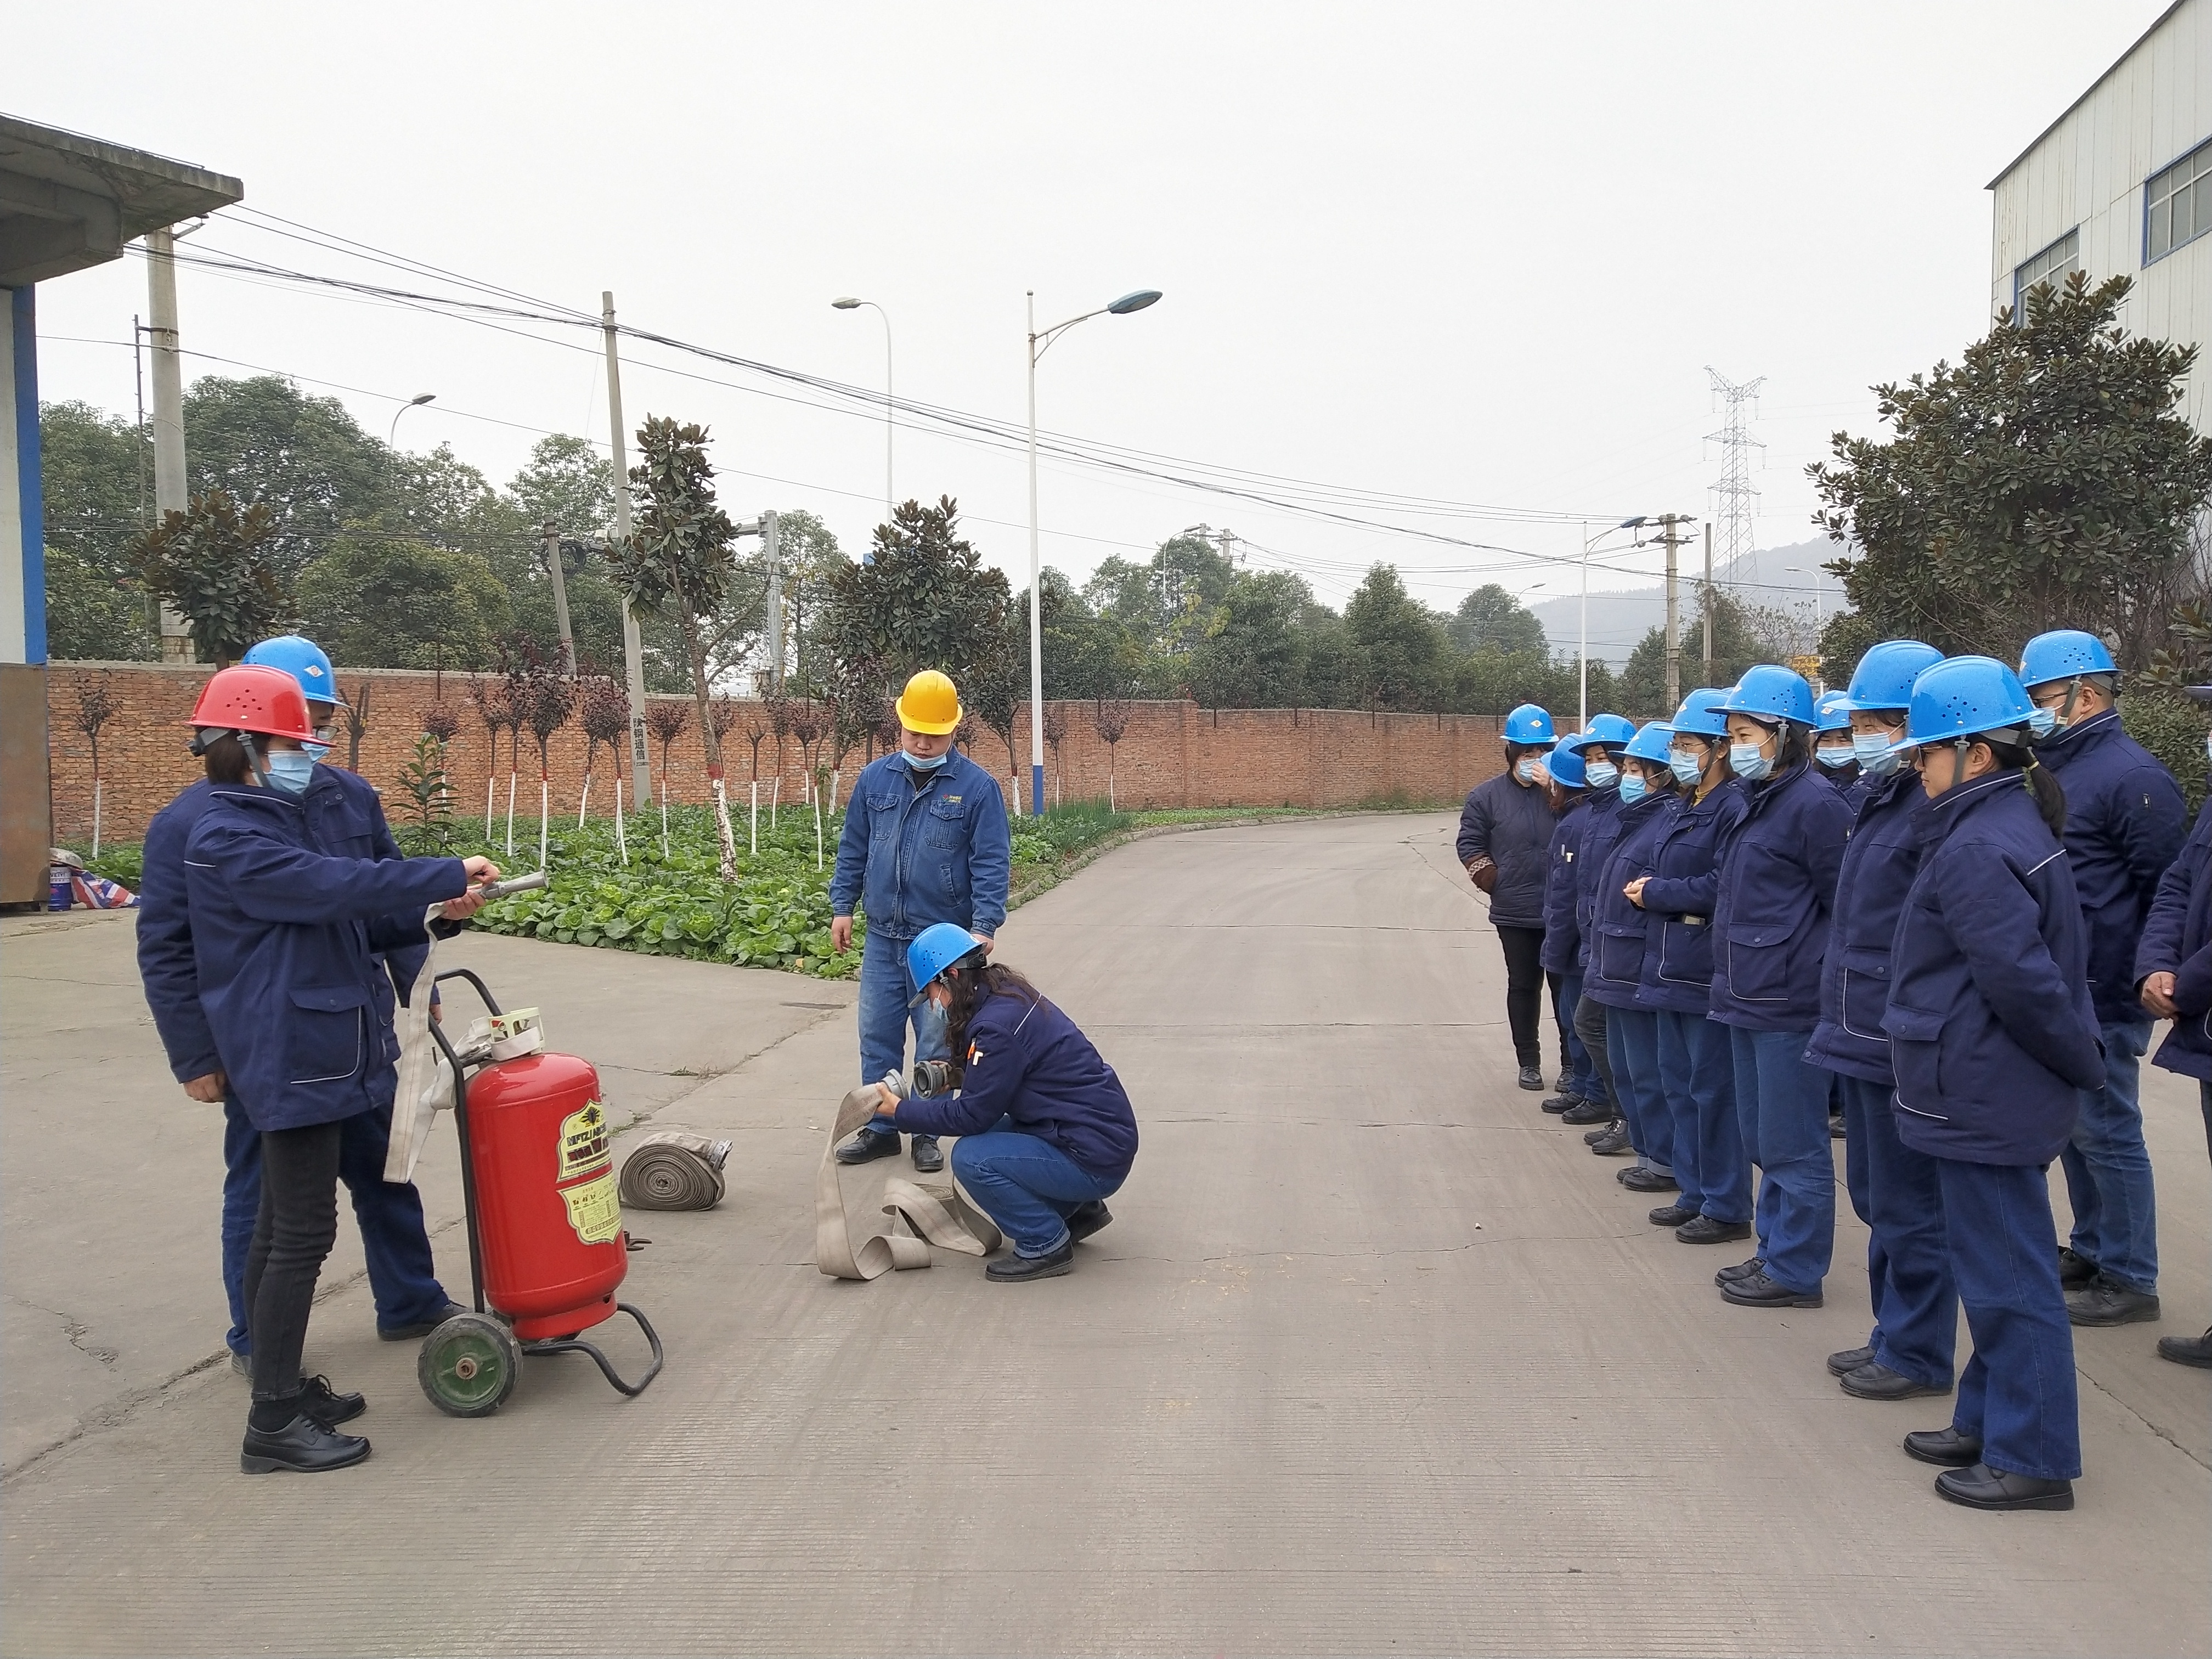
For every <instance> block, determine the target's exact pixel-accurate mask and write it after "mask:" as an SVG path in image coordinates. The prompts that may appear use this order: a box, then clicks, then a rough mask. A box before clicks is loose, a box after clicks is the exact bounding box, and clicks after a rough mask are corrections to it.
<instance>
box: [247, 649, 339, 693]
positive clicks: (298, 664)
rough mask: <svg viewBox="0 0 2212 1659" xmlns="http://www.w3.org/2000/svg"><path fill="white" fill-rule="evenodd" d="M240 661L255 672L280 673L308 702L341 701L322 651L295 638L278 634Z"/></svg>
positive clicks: (335, 675) (248, 650) (336, 678)
mask: <svg viewBox="0 0 2212 1659" xmlns="http://www.w3.org/2000/svg"><path fill="white" fill-rule="evenodd" d="M239 660H240V662H241V663H251V664H252V665H253V666H254V667H256V668H281V669H283V671H284V672H286V673H287V674H289V675H290V676H291V677H292V678H294V679H295V680H297V681H299V682H300V690H302V691H304V692H306V693H307V701H308V702H338V701H340V699H339V697H338V677H337V670H336V669H334V668H332V667H331V659H329V658H328V657H326V656H325V655H324V654H323V647H321V646H319V645H317V644H316V643H315V642H314V641H313V640H303V639H301V637H300V636H299V635H297V634H279V635H277V636H276V638H275V639H273V640H264V641H261V643H260V644H258V645H256V646H250V647H247V649H246V654H245V655H244V656H243V657H241V658H240V659H239Z"/></svg>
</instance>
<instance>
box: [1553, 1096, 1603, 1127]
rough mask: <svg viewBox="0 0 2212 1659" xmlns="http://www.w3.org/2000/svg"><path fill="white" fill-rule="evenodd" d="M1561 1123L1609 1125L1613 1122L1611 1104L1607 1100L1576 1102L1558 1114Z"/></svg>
mask: <svg viewBox="0 0 2212 1659" xmlns="http://www.w3.org/2000/svg"><path fill="white" fill-rule="evenodd" d="M1559 1121H1560V1122H1562V1123H1573V1124H1577V1125H1579V1124H1583V1123H1610V1122H1612V1121H1613V1103H1612V1102H1611V1101H1607V1100H1578V1101H1577V1102H1576V1103H1574V1104H1573V1105H1571V1106H1570V1107H1568V1108H1567V1109H1565V1111H1563V1112H1561V1113H1560V1114H1559Z"/></svg>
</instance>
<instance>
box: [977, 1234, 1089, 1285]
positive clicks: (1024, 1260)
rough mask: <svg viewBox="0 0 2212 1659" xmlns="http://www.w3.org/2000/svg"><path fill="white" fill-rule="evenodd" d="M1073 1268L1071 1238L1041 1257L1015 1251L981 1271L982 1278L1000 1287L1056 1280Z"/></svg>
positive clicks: (1073, 1244) (1073, 1241)
mask: <svg viewBox="0 0 2212 1659" xmlns="http://www.w3.org/2000/svg"><path fill="white" fill-rule="evenodd" d="M1074 1266H1075V1240H1074V1239H1073V1237H1070V1238H1069V1239H1068V1241H1067V1243H1065V1244H1063V1245H1061V1246H1060V1248H1059V1249H1056V1250H1052V1251H1049V1252H1048V1253H1047V1254H1045V1255H1022V1254H1021V1252H1020V1251H1018V1250H1017V1251H1014V1252H1012V1253H1011V1254H1009V1255H1002V1256H1000V1258H999V1259H998V1260H997V1261H994V1262H993V1263H992V1264H991V1265H990V1266H989V1267H986V1268H984V1269H983V1277H984V1278H986V1279H993V1280H995V1281H996V1282H997V1283H999V1284H1001V1285H1011V1284H1018V1283H1019V1282H1020V1281H1022V1280H1024V1279H1057V1278H1059V1277H1060V1274H1062V1273H1066V1272H1068V1271H1070V1270H1071V1269H1072V1268H1073V1267H1074Z"/></svg>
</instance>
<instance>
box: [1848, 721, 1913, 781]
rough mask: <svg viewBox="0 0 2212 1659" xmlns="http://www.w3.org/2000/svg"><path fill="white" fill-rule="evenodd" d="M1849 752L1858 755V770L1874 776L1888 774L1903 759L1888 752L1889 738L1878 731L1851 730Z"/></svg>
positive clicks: (1878, 776)
mask: <svg viewBox="0 0 2212 1659" xmlns="http://www.w3.org/2000/svg"><path fill="white" fill-rule="evenodd" d="M1851 753H1853V754H1854V755H1856V756H1857V757H1858V761H1859V770H1860V771H1862V772H1864V773H1866V774H1867V775H1869V776H1870V777H1876V778H1881V777H1887V776H1888V775H1889V774H1891V773H1892V772H1894V771H1895V770H1897V769H1898V765H1899V763H1900V762H1901V761H1902V760H1903V759H1904V757H1903V756H1901V755H1893V754H1892V753H1890V751H1889V738H1888V737H1887V735H1886V734H1885V733H1882V732H1852V733H1851Z"/></svg>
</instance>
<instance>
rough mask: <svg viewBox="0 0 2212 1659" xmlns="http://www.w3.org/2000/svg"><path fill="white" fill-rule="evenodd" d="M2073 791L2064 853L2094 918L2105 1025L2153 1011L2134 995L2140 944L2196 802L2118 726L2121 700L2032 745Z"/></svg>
mask: <svg viewBox="0 0 2212 1659" xmlns="http://www.w3.org/2000/svg"><path fill="white" fill-rule="evenodd" d="M2035 757H2036V759H2037V760H2038V761H2039V762H2040V763H2042V764H2043V765H2045V766H2047V767H2049V768H2050V769H2051V773H2052V775H2054V776H2055V777H2057V780H2058V782H2059V785H2060V787H2062V788H2063V789H2064V790H2065V791H2066V837H2065V839H2066V859H2067V862H2068V863H2069V865H2070V866H2072V867H2073V872H2074V887H2075V891H2077V892H2078V893H2080V894H2081V915H2082V917H2083V919H2084V920H2085V921H2087V923H2088V924H2089V996H2090V1000H2091V1001H2092V1002H2093V1003H2094V1004H2095V1006H2096V1009H2097V1018H2098V1019H2099V1020H2100V1022H2101V1023H2103V1024H2107V1025H2122V1024H2139V1023H2140V1022H2142V1021H2143V1020H2146V1019H2148V1018H2150V1014H2149V1012H2148V1010H2147V1009H2145V1008H2144V1006H2142V1003H2141V1002H2140V1001H2138V1000H2136V981H2135V963H2136V945H2138V944H2139V943H2141V942H2142V930H2143V919H2144V918H2145V917H2146V916H2148V915H2149V914H2150V902H2151V900H2152V898H2153V897H2154V896H2155V895H2156V894H2157V892H2158V878H2160V876H2162V875H2164V874H2165V873H2166V866H2168V865H2169V864H2172V862H2173V859H2174V854H2177V853H2179V851H2180V850H2181V843H2182V841H2183V839H2184V838H2185V836H2187V834H2188V830H2189V805H2188V803H2187V802H2186V801H2185V800H2184V799H2182V796H2181V786H2180V785H2179V784H2178V783H2176V782H2175V781H2173V774H2172V773H2171V772H2169V771H2167V770H2166V768H2165V767H2164V766H2162V765H2160V763H2159V761H2158V757H2156V756H2154V755H2153V754H2152V753H2151V752H2150V750H2148V749H2146V748H2144V747H2143V746H2142V744H2139V743H2137V742H2136V740H2135V739H2134V738H2131V737H2130V736H2129V735H2128V734H2127V733H2126V732H2124V731H2122V730H2121V729H2120V714H2119V711H2118V709H2116V708H2108V709H2106V711H2105V712H2104V713H2103V714H2097V715H2093V716H2092V717H2091V718H2090V719H2088V720H2082V721H2081V722H2080V723H2079V724H2077V725H2074V726H2068V727H2066V729H2065V730H2063V731H2062V732H2053V733H2052V734H2051V736H2050V737H2047V738H2044V739H2043V741H2042V742H2040V743H2039V744H2036V745H2035Z"/></svg>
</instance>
